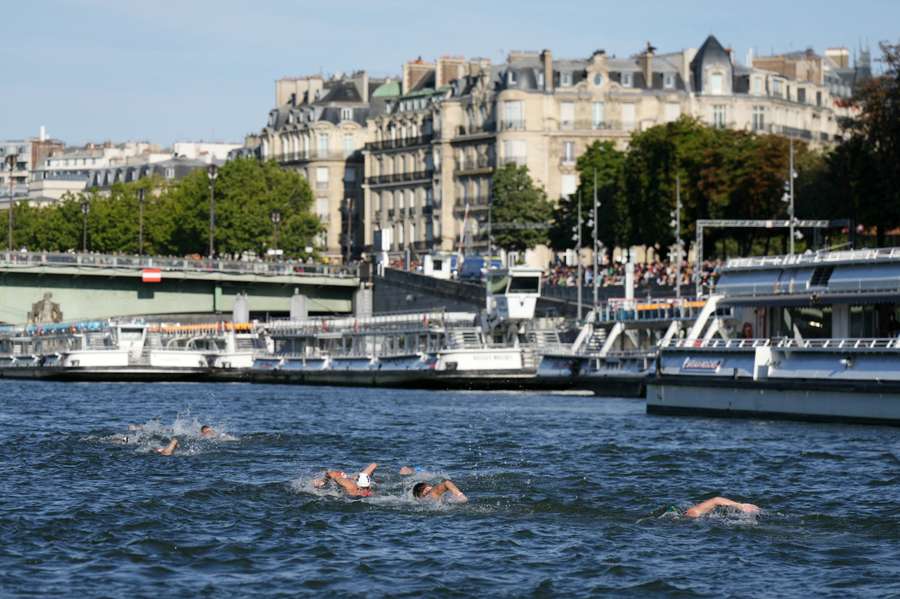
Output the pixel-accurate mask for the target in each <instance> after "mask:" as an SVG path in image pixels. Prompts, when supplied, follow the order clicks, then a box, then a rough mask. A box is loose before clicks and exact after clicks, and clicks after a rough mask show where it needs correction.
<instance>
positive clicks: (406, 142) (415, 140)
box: [366, 133, 434, 151]
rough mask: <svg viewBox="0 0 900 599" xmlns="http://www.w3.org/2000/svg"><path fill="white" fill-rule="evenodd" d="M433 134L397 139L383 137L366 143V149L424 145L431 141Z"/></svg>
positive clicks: (392, 148) (391, 148)
mask: <svg viewBox="0 0 900 599" xmlns="http://www.w3.org/2000/svg"><path fill="white" fill-rule="evenodd" d="M432 139H434V134H433V133H429V134H428V135H419V136H418V137H403V138H399V139H383V140H381V141H370V142H369V143H367V144H366V149H367V150H376V151H377V150H394V149H397V148H409V147H412V146H424V145H427V144H430V143H431V140H432Z"/></svg>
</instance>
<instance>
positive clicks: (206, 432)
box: [200, 424, 219, 439]
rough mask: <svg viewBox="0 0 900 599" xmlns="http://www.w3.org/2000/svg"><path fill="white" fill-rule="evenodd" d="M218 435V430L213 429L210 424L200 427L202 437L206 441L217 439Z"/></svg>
mask: <svg viewBox="0 0 900 599" xmlns="http://www.w3.org/2000/svg"><path fill="white" fill-rule="evenodd" d="M218 434H219V433H217V432H216V429H214V428H213V427H211V426H210V425H208V424H204V425H203V426H201V427H200V436H201V437H203V438H204V439H209V438H211V437H215V436H217V435H218Z"/></svg>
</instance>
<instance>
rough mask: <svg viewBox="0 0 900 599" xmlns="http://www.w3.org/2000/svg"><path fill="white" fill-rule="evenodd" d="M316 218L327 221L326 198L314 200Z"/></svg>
mask: <svg viewBox="0 0 900 599" xmlns="http://www.w3.org/2000/svg"><path fill="white" fill-rule="evenodd" d="M316 216H318V217H319V219H320V220H328V198H316Z"/></svg>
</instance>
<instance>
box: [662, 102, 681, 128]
mask: <svg viewBox="0 0 900 599" xmlns="http://www.w3.org/2000/svg"><path fill="white" fill-rule="evenodd" d="M680 116H681V105H679V104H676V103H675V102H667V103H666V122H667V123H671V122H672V121H677V120H678V117H680Z"/></svg>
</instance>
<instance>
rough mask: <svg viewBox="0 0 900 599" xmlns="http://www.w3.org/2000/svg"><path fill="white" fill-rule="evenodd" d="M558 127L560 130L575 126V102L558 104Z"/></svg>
mask: <svg viewBox="0 0 900 599" xmlns="http://www.w3.org/2000/svg"><path fill="white" fill-rule="evenodd" d="M559 126H560V128H562V129H572V128H573V127H574V126H575V102H561V103H560V105H559Z"/></svg>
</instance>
